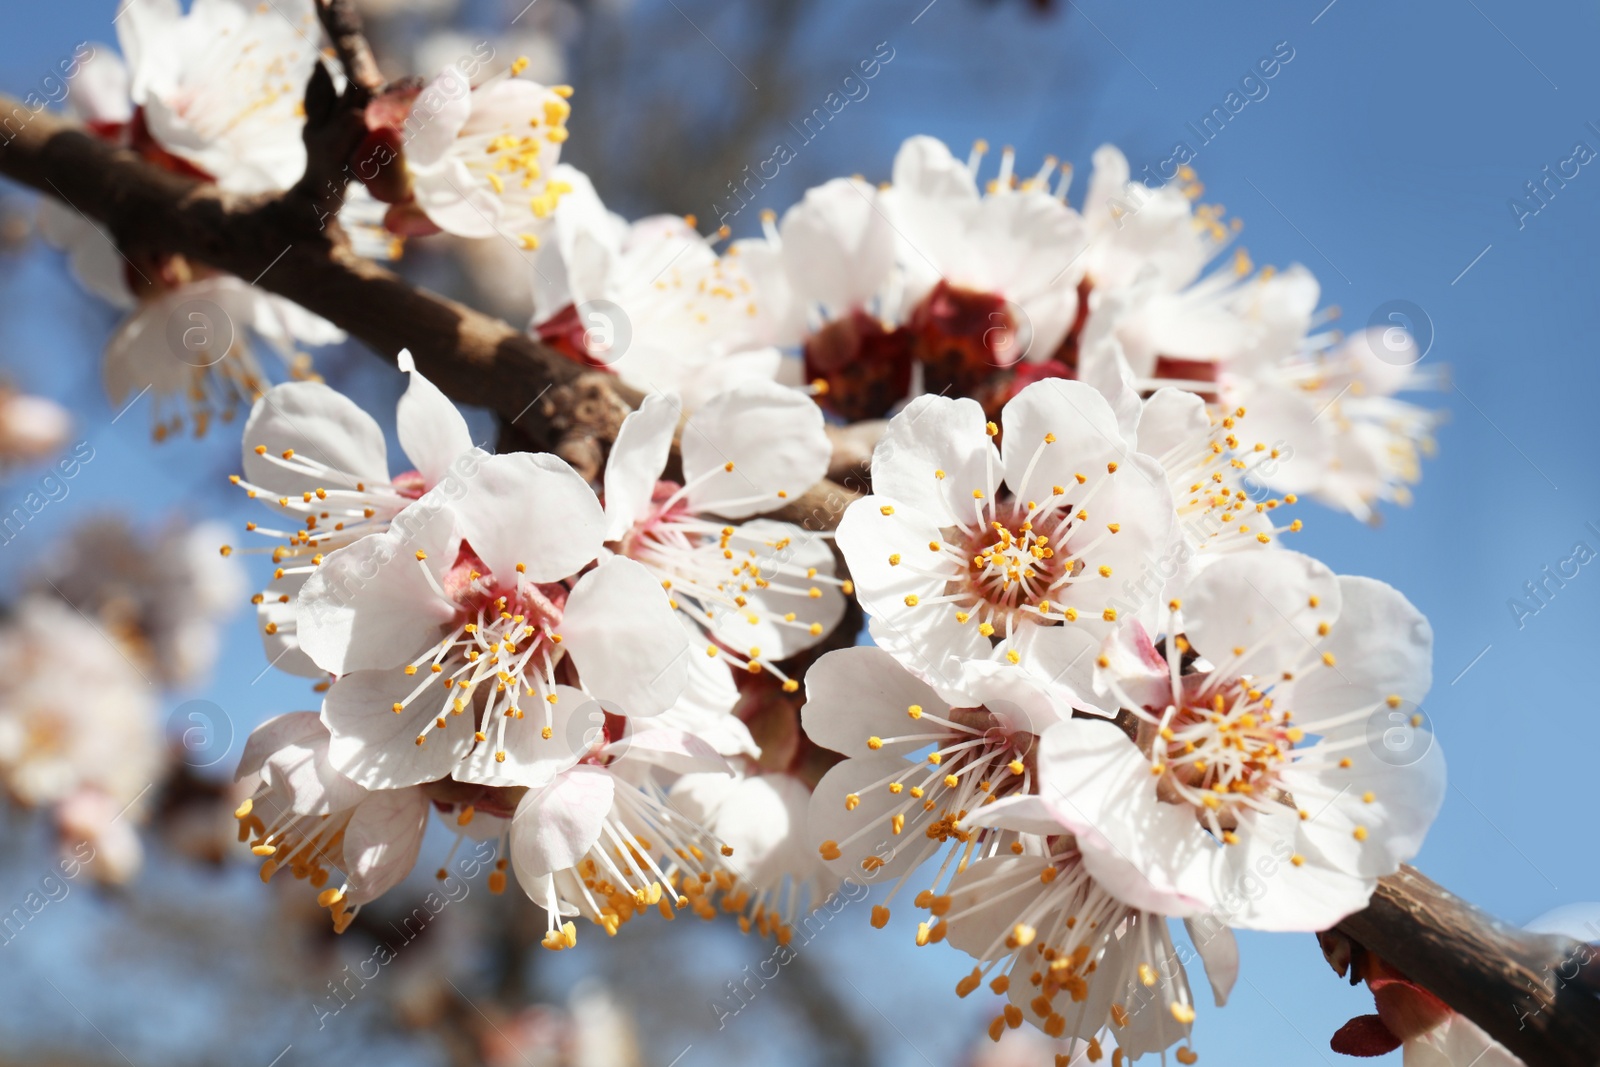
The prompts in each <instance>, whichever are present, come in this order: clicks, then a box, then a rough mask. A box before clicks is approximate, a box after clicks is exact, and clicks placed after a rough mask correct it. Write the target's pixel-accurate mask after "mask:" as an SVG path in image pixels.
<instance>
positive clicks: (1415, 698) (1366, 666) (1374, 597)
mask: <svg viewBox="0 0 1600 1067" xmlns="http://www.w3.org/2000/svg"><path fill="white" fill-rule="evenodd" d="M1339 595H1340V598H1341V601H1342V602H1341V604H1340V607H1339V618H1338V619H1337V620H1335V622H1334V623H1333V628H1332V630H1331V631H1330V632H1329V634H1328V637H1327V638H1326V639H1325V640H1324V641H1323V642H1322V644H1321V648H1322V650H1323V651H1325V652H1327V653H1330V654H1331V655H1332V656H1333V663H1334V665H1333V667H1331V668H1324V667H1321V666H1318V667H1314V668H1312V670H1311V671H1310V672H1309V673H1307V674H1305V675H1304V676H1302V677H1301V678H1300V679H1299V680H1298V681H1297V682H1296V683H1295V686H1294V705H1293V707H1294V713H1295V719H1296V720H1297V721H1299V722H1300V723H1301V725H1303V726H1304V727H1305V728H1306V729H1307V730H1309V731H1310V732H1312V733H1316V732H1318V731H1317V730H1316V724H1317V720H1318V719H1320V718H1323V717H1326V716H1332V715H1338V714H1340V713H1341V712H1347V711H1350V710H1353V709H1355V708H1358V707H1360V706H1361V705H1363V704H1367V703H1372V702H1376V701H1380V700H1385V699H1386V698H1388V697H1391V696H1397V697H1399V698H1400V700H1401V701H1402V702H1403V703H1405V704H1407V705H1408V706H1406V707H1405V708H1404V710H1405V714H1406V715H1407V716H1409V715H1410V714H1411V713H1412V712H1414V711H1415V710H1416V705H1417V704H1419V703H1420V702H1421V701H1422V698H1423V697H1424V696H1426V695H1427V693H1428V689H1429V687H1430V686H1432V684H1433V627H1431V626H1429V625H1428V620H1427V617H1426V616H1424V615H1423V614H1422V612H1420V611H1418V610H1417V609H1416V607H1415V606H1414V605H1413V604H1412V603H1411V601H1409V600H1407V599H1406V598H1405V596H1404V595H1402V594H1401V593H1400V592H1399V590H1397V589H1395V588H1393V587H1392V586H1389V585H1385V584H1384V583H1383V582H1380V581H1377V580H1376V579H1373V578H1356V577H1350V576H1347V575H1341V576H1340V577H1339ZM1390 710H1393V709H1390V708H1387V707H1385V708H1383V709H1382V710H1381V712H1379V713H1377V714H1378V715H1379V716H1381V717H1383V718H1384V719H1385V722H1386V724H1387V716H1388V712H1389V711H1390ZM1367 726H1368V724H1367V723H1358V724H1355V725H1354V726H1353V727H1351V729H1355V730H1357V731H1363V730H1365V729H1366V727H1367Z"/></svg>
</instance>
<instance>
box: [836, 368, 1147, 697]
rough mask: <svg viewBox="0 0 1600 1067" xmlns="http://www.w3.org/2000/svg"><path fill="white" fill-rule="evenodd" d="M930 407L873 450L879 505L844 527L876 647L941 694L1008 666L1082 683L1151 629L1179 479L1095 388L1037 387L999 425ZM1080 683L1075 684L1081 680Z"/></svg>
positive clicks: (972, 410) (962, 404) (896, 426)
mask: <svg viewBox="0 0 1600 1067" xmlns="http://www.w3.org/2000/svg"><path fill="white" fill-rule="evenodd" d="M1001 423H1002V425H1003V426H1004V436H1003V438H1002V442H1001V448H1000V449H999V450H998V451H997V450H996V449H995V447H994V445H993V444H992V443H991V441H990V438H991V437H992V436H994V435H996V434H998V433H1000V427H998V426H996V425H995V424H994V423H987V424H986V423H985V421H984V416H983V410H982V408H981V407H979V405H978V404H977V403H976V402H974V401H972V400H965V399H963V400H950V399H948V398H945V397H938V396H923V397H918V398H917V399H916V400H914V401H913V402H912V403H911V404H909V405H908V406H907V407H906V408H905V410H904V411H902V412H901V413H900V414H899V415H897V416H895V418H894V420H893V421H892V422H891V423H890V425H889V429H888V432H887V433H886V434H885V435H884V437H883V440H882V441H880V442H879V444H878V447H877V449H876V450H875V451H874V453H873V464H872V469H873V490H874V493H873V495H872V496H869V497H866V498H865V499H862V500H859V501H856V502H855V503H853V504H851V505H850V507H849V509H848V510H847V511H846V512H845V516H844V520H843V521H842V522H841V523H840V525H839V531H838V544H839V548H840V550H841V551H843V553H844V555H845V559H846V561H847V562H848V563H849V564H850V571H851V574H852V575H853V576H854V580H855V584H856V588H857V590H858V591H859V595H860V598H861V603H862V606H863V607H865V608H866V610H867V612H868V613H869V614H870V615H871V616H872V634H873V638H874V640H876V641H877V642H878V643H879V644H880V645H883V646H884V647H885V648H889V649H891V650H893V651H894V652H895V653H896V654H897V655H898V656H899V657H900V658H901V660H902V661H903V662H906V663H911V664H915V665H916V666H917V669H918V671H919V672H920V673H922V674H924V675H926V676H928V677H930V678H932V679H934V680H936V681H941V680H942V679H944V678H945V677H946V676H950V675H952V674H953V669H952V668H951V667H950V666H948V664H949V663H950V662H952V661H953V662H956V663H959V662H961V661H965V660H972V659H986V658H990V657H994V658H1003V659H1005V660H1009V661H1010V662H1012V663H1020V664H1022V665H1023V666H1024V667H1025V668H1027V669H1028V670H1030V671H1033V672H1035V673H1037V674H1039V675H1040V676H1041V677H1043V678H1044V679H1046V680H1049V681H1056V680H1058V679H1061V678H1063V677H1067V678H1069V680H1072V679H1076V681H1077V685H1078V688H1079V689H1080V691H1082V692H1087V691H1088V689H1087V687H1086V686H1085V685H1083V684H1082V682H1083V680H1084V679H1086V678H1087V672H1088V670H1089V669H1090V667H1091V664H1090V657H1088V656H1087V655H1086V654H1085V653H1086V652H1087V650H1089V649H1090V648H1092V647H1093V646H1094V644H1095V643H1096V642H1097V640H1098V636H1099V635H1100V634H1101V633H1103V632H1104V631H1105V629H1106V628H1107V627H1108V626H1109V624H1110V623H1112V622H1114V621H1116V620H1117V619H1119V618H1122V617H1130V618H1131V617H1150V615H1151V613H1152V612H1153V611H1154V610H1155V609H1156V608H1157V607H1158V606H1159V600H1160V595H1161V590H1162V586H1163V582H1164V578H1163V577H1162V576H1161V575H1160V574H1159V573H1158V568H1157V566H1156V564H1157V561H1158V560H1160V559H1161V558H1162V557H1163V556H1164V555H1165V554H1167V553H1168V551H1169V549H1170V547H1171V546H1172V545H1173V544H1174V538H1175V537H1176V536H1177V535H1176V532H1175V517H1174V513H1173V505H1172V496H1171V492H1170V491H1169V489H1168V487H1167V478H1166V474H1165V472H1164V471H1163V470H1162V469H1161V467H1160V466H1159V465H1158V464H1156V463H1155V462H1154V461H1153V460H1151V459H1149V458H1148V457H1146V456H1143V455H1139V454H1138V453H1136V452H1135V451H1134V450H1133V448H1132V447H1131V446H1130V444H1129V443H1128V442H1127V441H1126V440H1125V439H1124V438H1123V435H1122V433H1121V431H1120V430H1119V429H1118V426H1117V422H1116V418H1115V416H1114V414H1113V412H1112V411H1111V408H1110V407H1109V405H1108V404H1107V403H1106V401H1105V399H1104V398H1103V397H1101V395H1100V394H1099V393H1097V392H1096V391H1095V390H1093V389H1092V388H1090V387H1088V386H1086V385H1084V384H1082V383H1080V382H1069V381H1062V380H1058V379H1051V380H1047V381H1042V382H1037V383H1035V384H1033V385H1031V386H1029V387H1028V388H1026V389H1024V390H1023V391H1022V392H1021V393H1019V394H1017V396H1016V397H1015V398H1014V399H1012V400H1011V401H1010V402H1009V403H1008V404H1007V405H1006V407H1005V410H1004V412H1003V413H1002V415H1001ZM1073 671H1076V672H1077V673H1076V674H1070V672H1073Z"/></svg>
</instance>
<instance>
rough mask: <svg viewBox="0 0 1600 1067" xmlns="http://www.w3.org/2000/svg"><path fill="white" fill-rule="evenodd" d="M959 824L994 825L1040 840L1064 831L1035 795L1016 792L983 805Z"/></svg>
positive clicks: (1042, 800)
mask: <svg viewBox="0 0 1600 1067" xmlns="http://www.w3.org/2000/svg"><path fill="white" fill-rule="evenodd" d="M961 822H962V825H963V826H994V827H998V828H999V829H1002V830H1015V831H1016V832H1018V833H1023V834H1038V835H1040V836H1041V837H1048V836H1051V835H1058V834H1060V833H1061V832H1062V831H1063V830H1064V829H1065V827H1063V826H1062V825H1061V820H1060V819H1057V818H1056V813H1055V809H1053V808H1051V807H1050V805H1048V804H1046V803H1045V802H1044V798H1043V797H1041V796H1039V795H1038V794H1037V793H1019V794H1017V795H1016V796H1010V797H1005V798H1003V799H1001V800H997V801H995V802H994V803H993V804H985V805H983V806H982V807H980V808H979V809H978V810H977V811H974V812H973V813H972V814H970V815H968V816H967V817H966V818H965V819H963V820H961Z"/></svg>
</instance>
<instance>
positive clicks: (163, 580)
mask: <svg viewBox="0 0 1600 1067" xmlns="http://www.w3.org/2000/svg"><path fill="white" fill-rule="evenodd" d="M220 537H221V527H220V525H218V524H212V523H200V524H197V525H194V526H185V525H183V524H181V523H177V522H174V523H172V524H169V525H168V526H167V527H166V528H165V529H163V530H161V531H160V532H159V533H157V534H155V535H154V536H153V537H152V536H145V535H141V534H140V533H139V532H138V531H137V530H135V529H134V528H133V527H132V526H130V525H129V524H128V523H126V522H125V521H123V520H121V519H117V518H101V519H95V520H91V521H89V522H88V523H85V524H84V525H83V526H81V527H79V528H78V529H77V530H75V531H74V532H73V534H72V537H71V539H70V540H69V541H68V542H67V544H66V545H65V546H64V548H63V550H62V551H60V552H59V553H57V554H56V555H55V556H54V557H53V558H51V559H49V560H47V561H46V562H45V563H44V565H43V566H42V568H41V570H42V572H43V573H42V576H43V578H44V579H45V581H44V582H43V583H41V584H40V585H39V587H38V589H39V592H40V593H54V594H55V595H58V596H60V597H61V598H62V599H64V600H66V601H67V602H68V603H69V604H71V605H73V606H74V607H75V608H77V610H79V611H81V612H83V613H84V614H85V615H86V616H89V617H91V618H94V619H97V620H98V621H99V623H100V625H101V626H103V627H104V628H105V629H106V630H107V631H108V632H110V633H112V634H115V635H116V636H117V637H118V638H119V639H120V640H121V641H122V642H123V643H124V644H125V645H126V647H127V651H128V653H129V654H130V655H132V656H135V657H137V658H138V660H139V662H140V663H141V664H142V665H143V666H142V668H141V669H143V670H147V671H150V672H151V673H154V674H156V675H158V676H159V677H160V679H161V681H163V682H164V683H166V684H167V685H183V684H190V683H193V682H195V681H197V680H198V679H199V678H200V677H201V676H203V675H204V674H205V673H206V672H208V671H209V670H210V669H211V666H212V664H213V663H214V662H215V661H216V657H217V653H218V650H219V647H220V645H221V629H222V625H223V623H224V622H225V621H226V619H227V617H228V616H229V615H230V614H231V613H232V612H233V611H234V610H235V609H236V608H237V607H238V604H239V599H240V598H241V596H242V595H243V593H244V589H245V575H244V571H243V568H241V567H240V566H239V564H238V562H237V561H235V560H231V559H228V558H226V557H223V556H220V555H218V553H217V542H218V540H220Z"/></svg>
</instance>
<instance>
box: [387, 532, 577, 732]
mask: <svg viewBox="0 0 1600 1067" xmlns="http://www.w3.org/2000/svg"><path fill="white" fill-rule="evenodd" d="M418 555H419V557H421V558H419V559H418V560H417V566H418V567H419V568H420V569H421V571H422V573H423V575H424V576H425V577H426V578H427V580H428V581H429V582H430V583H431V584H433V586H434V589H435V592H436V593H438V594H439V595H440V596H443V597H448V598H449V599H453V600H455V601H456V602H457V604H458V605H459V607H458V609H457V616H456V620H455V624H454V625H453V626H452V627H451V629H450V631H449V632H448V633H447V634H446V636H445V637H443V638H442V639H441V640H440V641H439V643H438V644H437V645H435V646H433V647H432V648H430V649H429V650H428V651H427V652H424V653H423V654H422V655H421V656H418V657H417V658H416V659H414V660H412V661H411V662H410V663H409V664H407V665H406V666H405V667H404V668H402V670H403V671H404V672H405V673H406V674H407V675H408V676H413V677H415V678H416V679H417V681H416V685H415V687H414V688H413V689H412V690H411V691H410V693H408V694H407V695H406V696H405V697H404V698H403V699H401V700H398V701H396V702H395V704H394V707H393V709H392V710H393V711H394V712H395V714H397V715H399V714H405V713H407V712H413V713H414V712H415V711H416V710H417V709H421V710H422V711H423V713H424V714H423V715H422V716H419V717H418V720H417V721H418V732H417V735H416V743H417V744H419V745H422V744H426V743H427V738H428V735H429V734H430V733H431V732H432V731H433V730H435V729H443V728H444V727H445V726H447V725H448V723H449V719H450V717H451V716H455V715H463V714H467V713H468V712H471V713H472V714H473V718H474V722H475V723H476V724H477V728H476V731H475V735H474V736H475V740H476V742H477V743H479V744H489V745H491V746H492V751H493V752H494V754H495V759H496V760H498V761H504V760H505V758H506V751H507V742H506V738H507V735H508V732H509V731H512V730H535V731H537V732H538V734H539V737H540V738H541V739H542V740H550V738H551V736H552V731H553V725H554V709H553V705H554V704H555V703H556V701H557V700H558V699H559V697H558V696H557V694H556V692H555V688H556V677H555V676H556V667H557V665H558V664H559V663H560V661H561V659H562V656H563V651H562V649H561V635H560V633H559V631H558V629H557V627H558V626H559V625H560V621H561V615H562V610H563V608H564V607H565V605H566V597H567V591H566V587H565V586H562V585H560V584H549V585H540V584H537V583H534V582H531V581H528V580H527V579H526V578H524V577H523V575H522V573H521V572H520V570H519V571H518V572H515V573H513V574H512V575H511V580H509V581H506V580H503V579H501V578H500V577H499V576H497V575H487V574H484V573H483V572H482V571H480V570H479V569H478V568H480V567H482V566H483V563H482V562H481V561H480V560H478V559H477V557H476V556H474V555H473V554H472V552H471V550H470V549H469V548H467V547H465V546H463V548H462V549H461V554H460V557H459V558H458V560H457V562H456V564H455V566H454V567H452V568H451V570H450V571H449V572H448V573H447V574H446V575H445V577H444V579H443V581H442V582H440V581H439V580H438V579H436V578H434V576H433V573H432V571H431V570H429V568H428V565H427V560H426V557H424V556H422V554H421V553H418ZM447 591H453V593H454V595H451V593H450V592H447ZM529 704H531V705H532V710H533V711H534V714H533V716H532V721H530V722H526V723H524V722H522V721H521V720H523V719H525V718H528V717H529V716H528V714H527V712H528V710H529V709H528V705H529Z"/></svg>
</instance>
